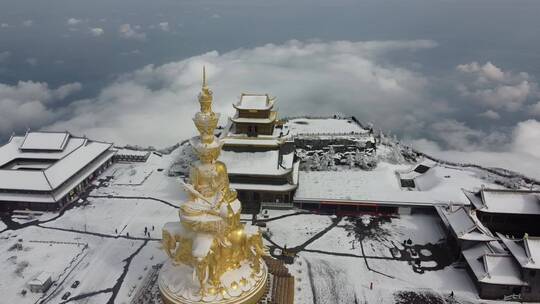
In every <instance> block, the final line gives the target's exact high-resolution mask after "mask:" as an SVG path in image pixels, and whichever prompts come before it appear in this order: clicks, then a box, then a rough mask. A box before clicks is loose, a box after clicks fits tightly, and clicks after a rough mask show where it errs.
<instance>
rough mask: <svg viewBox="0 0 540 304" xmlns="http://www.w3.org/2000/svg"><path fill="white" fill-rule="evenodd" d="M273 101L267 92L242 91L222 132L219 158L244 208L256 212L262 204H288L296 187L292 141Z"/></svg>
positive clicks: (296, 178) (297, 164)
mask: <svg viewBox="0 0 540 304" xmlns="http://www.w3.org/2000/svg"><path fill="white" fill-rule="evenodd" d="M275 103H276V99H275V98H272V97H270V96H269V95H268V94H245V93H243V94H242V95H241V96H240V99H239V101H238V102H237V103H234V104H233V107H234V108H235V109H236V114H235V115H234V116H233V117H232V118H230V121H229V124H228V125H227V127H226V128H225V130H224V132H223V133H222V134H221V140H222V142H223V144H224V145H223V151H222V153H221V157H220V160H221V161H223V162H225V163H226V164H227V167H228V168H229V179H230V182H231V187H232V188H234V189H236V190H237V191H238V197H239V198H240V200H241V201H242V203H243V204H244V205H243V208H244V210H246V211H248V210H249V211H258V210H259V209H260V207H261V204H262V205H265V204H266V205H275V206H280V205H283V206H289V205H291V204H292V199H293V195H294V191H295V190H296V188H297V187H298V166H299V161H298V160H297V159H296V158H295V154H294V150H295V147H294V142H293V140H292V137H291V136H289V134H288V132H287V128H285V127H284V126H283V123H282V122H280V121H279V120H278V119H277V111H276V110H275Z"/></svg>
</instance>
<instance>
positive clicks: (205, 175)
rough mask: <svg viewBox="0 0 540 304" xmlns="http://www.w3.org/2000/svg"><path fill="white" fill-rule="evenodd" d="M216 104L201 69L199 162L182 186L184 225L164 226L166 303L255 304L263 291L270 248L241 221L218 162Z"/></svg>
mask: <svg viewBox="0 0 540 304" xmlns="http://www.w3.org/2000/svg"><path fill="white" fill-rule="evenodd" d="M212 100H213V96H212V91H211V90H210V89H209V88H208V86H207V84H206V73H205V70H204V69H203V86H202V92H201V93H200V94H199V103H200V105H201V108H200V109H201V110H200V112H198V113H197V114H195V117H194V118H193V121H194V123H195V126H196V127H197V129H198V130H199V133H200V136H197V137H194V138H192V139H191V141H190V143H191V146H192V147H193V149H194V151H195V153H196V154H197V156H198V158H199V160H198V161H196V162H194V163H193V164H192V165H191V169H190V174H189V184H185V183H184V188H185V189H186V191H187V192H188V200H187V201H186V202H184V203H183V204H182V205H181V206H180V210H179V216H180V222H170V223H166V224H165V225H164V227H163V241H162V245H163V248H164V250H165V252H166V253H167V255H168V256H169V260H168V261H167V262H166V263H165V264H164V266H163V267H162V270H161V272H160V275H159V279H158V285H159V288H160V292H161V294H162V298H163V300H164V302H165V303H167V304H172V303H174V304H179V303H182V304H184V303H201V302H202V303H220V304H224V303H230V304H233V303H234V304H236V303H243V304H244V303H245V304H251V303H256V302H257V301H258V300H259V299H260V298H261V297H262V295H263V294H264V291H265V288H264V287H265V285H266V280H267V276H268V273H267V268H266V264H265V263H264V261H263V260H262V255H265V254H266V251H265V250H266V249H265V248H264V245H263V243H262V237H261V234H260V232H259V230H258V228H257V227H254V226H251V225H247V224H243V223H241V222H240V211H241V203H240V201H238V199H237V195H236V191H235V190H233V189H231V188H230V187H229V178H228V174H227V167H226V165H225V164H224V163H223V162H220V161H218V160H217V159H218V157H219V154H220V152H221V146H222V143H221V142H220V141H219V140H218V139H217V138H216V137H215V136H214V131H215V129H216V126H217V123H218V120H219V115H218V114H216V113H214V112H213V111H212ZM190 278H192V279H190Z"/></svg>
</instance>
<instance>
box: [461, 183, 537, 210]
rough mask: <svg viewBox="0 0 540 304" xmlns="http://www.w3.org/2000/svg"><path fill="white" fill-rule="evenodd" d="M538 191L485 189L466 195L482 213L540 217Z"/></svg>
mask: <svg viewBox="0 0 540 304" xmlns="http://www.w3.org/2000/svg"><path fill="white" fill-rule="evenodd" d="M539 194H540V193H539V192H538V191H525V190H499V189H497V190H495V189H487V188H484V189H482V190H480V193H478V194H473V193H466V195H467V198H469V200H470V201H471V203H473V204H474V206H475V207H476V209H478V210H479V211H481V212H489V213H508V214H535V215H540V197H539Z"/></svg>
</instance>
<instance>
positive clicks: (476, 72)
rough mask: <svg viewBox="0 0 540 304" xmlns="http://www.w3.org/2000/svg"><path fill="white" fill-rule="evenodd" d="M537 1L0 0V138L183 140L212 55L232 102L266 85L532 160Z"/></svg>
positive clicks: (419, 139)
mask: <svg viewBox="0 0 540 304" xmlns="http://www.w3.org/2000/svg"><path fill="white" fill-rule="evenodd" d="M539 11H540V2H538V1H521V0H517V1H502V0H485V1H433V0H430V1H419V0H410V1H402V0H400V1H343V0H337V1H316V0H314V1H307V0H293V1H271V2H269V1H262V0H236V1H235V0H233V1H172V0H168V1H165V0H157V1H143V0H129V1H128V0H116V1H114V0H113V1H110V0H108V1H105V0H98V1H71V0H48V1H37V0H31V1H30V0H28V1H27V0H21V1H3V2H1V3H0V42H1V43H0V138H2V139H3V140H5V139H6V138H7V137H8V136H9V135H10V134H11V133H12V132H19V133H20V132H24V130H25V129H26V128H33V129H39V128H47V129H62V130H64V129H68V130H70V131H72V132H75V133H77V134H81V135H82V134H86V135H87V136H91V137H95V138H97V139H102V140H111V141H115V142H117V143H121V144H123V143H133V144H144V145H156V146H166V145H170V144H174V143H175V142H177V141H178V140H180V139H181V138H185V137H187V136H191V135H192V134H193V133H194V129H193V126H192V124H191V120H190V117H191V115H192V113H193V111H194V109H195V107H196V94H197V91H198V87H199V84H200V69H201V66H202V65H203V64H205V65H207V66H208V70H209V76H210V77H209V78H210V79H209V80H210V85H211V87H212V88H213V89H214V91H215V98H216V108H217V109H218V110H220V111H222V112H224V114H230V113H231V111H232V107H231V103H232V102H233V101H234V100H235V98H236V96H237V95H239V94H240V93H241V92H242V91H248V92H262V93H270V94H273V95H276V96H277V97H278V100H279V101H278V104H279V110H280V113H281V115H297V114H309V113H313V114H331V113H334V112H342V113H347V114H351V115H355V116H357V117H358V118H359V119H361V120H362V121H364V122H373V123H374V124H375V125H376V127H379V128H382V129H384V130H385V131H388V132H391V133H395V134H397V135H398V136H399V137H401V138H403V139H404V140H406V141H408V142H409V143H411V144H413V145H415V146H416V147H419V148H421V149H424V150H427V151H430V152H432V153H436V154H439V155H445V156H446V157H449V158H459V159H461V158H463V157H465V158H467V157H468V158H472V160H478V161H483V162H486V163H488V164H489V165H499V166H503V167H504V166H506V167H509V165H505V163H508V164H510V163H511V162H516V161H518V160H519V161H520V163H521V165H522V166H523V167H524V168H525V167H528V166H530V165H531V164H532V165H535V166H537V165H538V163H537V162H536V161H537V160H538V157H540V155H539V154H540V152H538V151H540V147H538V148H537V147H536V146H535V145H536V143H538V142H540V123H539V122H538V120H539V117H540V93H539V88H538V78H539V77H540V52H539V50H540V40H539V39H538V37H539V30H538V29H540V20H539V18H537V13H538V12H539ZM463 152H466V153H463ZM473 152H474V153H473ZM486 153H487V154H486ZM488 155H489V157H488ZM522 171H523V170H522Z"/></svg>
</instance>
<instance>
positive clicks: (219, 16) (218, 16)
mask: <svg viewBox="0 0 540 304" xmlns="http://www.w3.org/2000/svg"><path fill="white" fill-rule="evenodd" d="M210 18H212V19H219V18H221V15H220V14H217V13H216V14H212V16H210Z"/></svg>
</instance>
